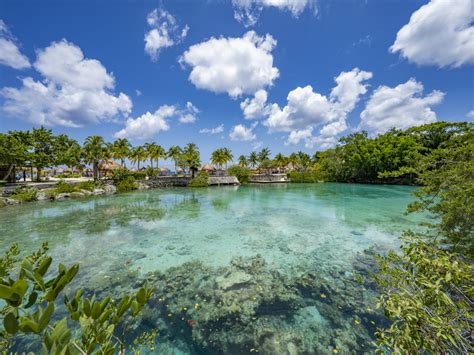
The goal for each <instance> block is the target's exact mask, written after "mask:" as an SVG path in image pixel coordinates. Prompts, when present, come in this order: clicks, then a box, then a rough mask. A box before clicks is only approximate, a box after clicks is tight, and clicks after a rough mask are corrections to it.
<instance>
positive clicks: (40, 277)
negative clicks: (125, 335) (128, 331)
mask: <svg viewBox="0 0 474 355" xmlns="http://www.w3.org/2000/svg"><path fill="white" fill-rule="evenodd" d="M47 251H48V245H47V244H46V243H45V244H43V246H42V247H41V248H40V249H39V250H38V251H37V252H35V253H33V254H31V255H29V256H26V257H24V258H22V259H20V258H19V250H18V247H17V245H13V246H11V247H10V249H9V250H8V251H7V252H6V254H5V256H4V257H3V258H1V259H0V300H1V301H2V303H0V304H1V305H2V308H1V309H0V318H1V320H2V322H1V324H2V326H0V345H2V346H3V349H0V351H4V352H7V351H8V349H9V348H10V346H11V345H12V344H13V343H14V341H15V337H19V336H24V335H25V334H31V335H35V336H37V337H38V338H39V339H40V340H41V351H40V354H74V355H75V354H86V353H87V354H92V353H96V354H114V353H116V352H119V351H120V352H123V351H124V346H123V343H122V342H121V341H120V339H119V338H118V334H117V332H116V329H117V327H118V326H121V327H122V328H123V327H125V326H126V325H127V324H129V323H130V322H131V320H132V319H133V318H135V317H137V315H138V314H139V313H140V311H141V310H142V308H143V306H144V305H145V304H146V303H147V302H148V300H149V299H150V297H151V294H152V291H151V290H150V289H149V287H148V286H147V285H146V284H145V285H144V286H143V287H141V288H140V289H139V290H138V291H137V292H136V293H135V294H126V295H125V296H124V297H123V298H122V299H120V300H113V299H111V298H110V297H105V298H104V299H103V300H98V299H97V298H96V296H95V295H93V296H92V297H91V298H87V297H84V296H83V294H84V292H83V290H78V291H77V292H76V293H75V295H74V296H73V297H72V298H69V297H68V296H66V295H65V296H64V303H65V305H66V308H67V310H68V316H67V317H64V318H63V319H61V320H59V321H53V319H55V316H54V312H55V310H56V308H57V300H58V299H59V295H60V294H61V293H62V291H63V290H64V289H65V287H66V286H67V285H69V284H70V283H71V282H72V280H73V279H74V277H75V276H76V274H77V272H78V271H79V265H78V264H75V265H73V266H71V267H69V268H68V267H66V266H64V265H62V264H59V266H58V271H57V272H56V273H53V272H52V271H50V267H51V265H52V262H53V260H52V258H51V257H50V256H48V255H47ZM75 322H76V323H77V324H78V326H79V327H78V328H79V334H78V335H77V337H76V333H75V332H74V333H73V332H72V329H73V328H72V327H71V328H70V327H69V324H68V323H75Z"/></svg>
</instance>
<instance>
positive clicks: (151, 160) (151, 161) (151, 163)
mask: <svg viewBox="0 0 474 355" xmlns="http://www.w3.org/2000/svg"><path fill="white" fill-rule="evenodd" d="M150 166H151V168H152V169H153V159H152V158H150Z"/></svg>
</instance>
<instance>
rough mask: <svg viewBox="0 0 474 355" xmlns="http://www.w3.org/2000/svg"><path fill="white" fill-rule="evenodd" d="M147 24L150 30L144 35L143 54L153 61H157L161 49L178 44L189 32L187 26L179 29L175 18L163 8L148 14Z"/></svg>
mask: <svg viewBox="0 0 474 355" xmlns="http://www.w3.org/2000/svg"><path fill="white" fill-rule="evenodd" d="M147 23H148V25H149V26H150V27H151V29H150V30H149V31H148V32H147V33H146V34H145V52H146V53H147V54H148V55H149V56H150V57H151V59H152V60H153V61H156V60H158V58H159V56H160V51H161V50H162V49H163V48H168V47H171V46H174V45H175V44H178V43H179V42H181V41H182V40H183V39H184V38H185V37H186V36H187V34H188V31H189V26H188V25H185V26H184V27H183V28H182V29H180V28H179V26H178V22H177V20H176V18H175V17H174V16H173V15H171V14H170V13H169V12H168V11H166V10H165V9H163V8H160V9H154V10H153V11H152V12H150V13H149V14H148V16H147Z"/></svg>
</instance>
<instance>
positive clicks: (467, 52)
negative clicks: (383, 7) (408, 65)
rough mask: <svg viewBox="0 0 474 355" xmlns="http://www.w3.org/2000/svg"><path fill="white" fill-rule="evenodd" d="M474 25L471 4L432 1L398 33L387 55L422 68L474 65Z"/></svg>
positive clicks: (467, 1)
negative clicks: (398, 54)
mask: <svg viewBox="0 0 474 355" xmlns="http://www.w3.org/2000/svg"><path fill="white" fill-rule="evenodd" d="M473 21H474V8H473V3H472V0H431V1H430V2H429V3H428V4H426V5H423V6H422V7H420V8H419V9H418V10H417V11H415V12H414V13H413V14H412V16H411V18H410V21H409V22H408V24H406V25H405V26H403V27H402V28H401V29H400V31H398V33H397V38H396V40H395V43H394V44H393V45H392V46H391V47H390V51H391V52H392V53H396V52H400V54H401V56H402V57H404V58H407V59H408V60H409V61H411V62H414V63H416V64H421V65H437V66H439V67H446V66H452V67H459V66H461V65H463V64H473V63H474V26H473V25H472V23H473Z"/></svg>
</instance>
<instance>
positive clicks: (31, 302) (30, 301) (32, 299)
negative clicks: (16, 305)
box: [25, 292, 38, 308]
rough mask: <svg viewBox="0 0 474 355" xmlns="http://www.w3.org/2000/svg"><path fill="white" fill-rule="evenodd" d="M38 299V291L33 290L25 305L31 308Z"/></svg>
mask: <svg viewBox="0 0 474 355" xmlns="http://www.w3.org/2000/svg"><path fill="white" fill-rule="evenodd" d="M37 299H38V293H36V292H32V293H31V294H30V296H29V297H28V302H27V303H26V305H25V308H30V307H31V306H33V305H34V304H35V303H36V300H37Z"/></svg>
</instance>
